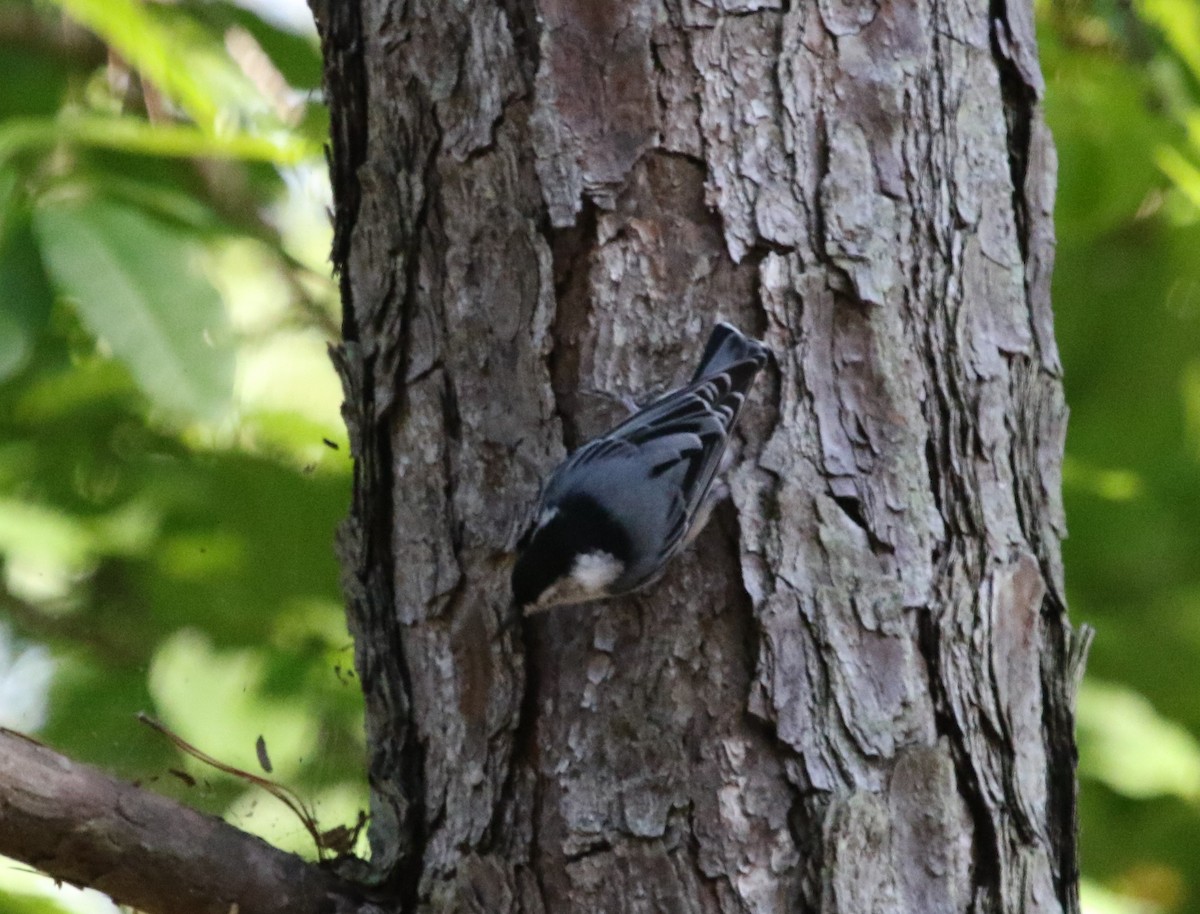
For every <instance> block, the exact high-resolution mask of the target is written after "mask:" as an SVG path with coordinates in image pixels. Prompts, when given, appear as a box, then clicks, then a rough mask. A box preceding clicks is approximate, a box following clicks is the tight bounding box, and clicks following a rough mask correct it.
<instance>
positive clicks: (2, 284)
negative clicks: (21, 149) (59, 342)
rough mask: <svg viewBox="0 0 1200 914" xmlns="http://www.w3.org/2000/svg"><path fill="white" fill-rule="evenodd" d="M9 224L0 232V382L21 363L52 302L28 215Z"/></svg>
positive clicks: (20, 367) (23, 363)
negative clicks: (0, 233)
mask: <svg viewBox="0 0 1200 914" xmlns="http://www.w3.org/2000/svg"><path fill="white" fill-rule="evenodd" d="M9 223H10V224H9V225H7V226H4V227H3V229H2V230H3V234H2V235H0V381H4V380H7V379H8V378H11V377H12V376H13V375H14V374H16V373H17V372H18V371H20V370H21V369H22V368H23V367H24V366H25V364H26V362H27V361H28V359H29V356H30V354H31V353H32V352H33V347H34V344H35V343H36V342H37V338H38V336H39V335H40V334H41V332H42V331H43V329H44V328H45V326H46V322H47V320H48V319H49V317H50V307H51V305H52V304H53V302H54V293H53V291H52V290H51V288H50V283H49V281H48V280H47V279H46V272H45V270H44V269H43V267H42V259H41V255H40V253H39V252H38V247H37V242H36V241H35V240H34V237H33V234H32V232H31V230H30V226H29V216H28V214H27V213H20V214H19V215H18V216H17V217H16V218H15V219H10V220H9Z"/></svg>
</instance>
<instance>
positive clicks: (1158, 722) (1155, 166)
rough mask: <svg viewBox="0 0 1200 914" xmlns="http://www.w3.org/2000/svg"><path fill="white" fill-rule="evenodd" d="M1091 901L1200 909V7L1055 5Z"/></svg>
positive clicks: (1118, 913)
mask: <svg viewBox="0 0 1200 914" xmlns="http://www.w3.org/2000/svg"><path fill="white" fill-rule="evenodd" d="M1038 17H1039V27H1040V34H1039V37H1040V41H1041V52H1042V64H1043V68H1044V70H1045V74H1046V81H1047V89H1046V108H1047V115H1048V118H1049V121H1050V126H1051V128H1052V129H1053V130H1054V134H1055V139H1056V141H1057V144H1058V151H1059V194H1058V206H1057V212H1056V221H1057V230H1058V259H1057V266H1056V269H1055V275H1054V303H1055V311H1056V315H1057V332H1058V340H1059V345H1060V347H1061V349H1062V354H1063V361H1064V363H1065V367H1066V385H1067V402H1068V403H1069V404H1070V406H1071V425H1070V431H1069V436H1068V441H1067V464H1066V468H1065V469H1066V472H1065V474H1064V482H1065V496H1066V502H1067V518H1068V522H1069V524H1070V529H1071V536H1070V538H1069V539H1068V541H1067V542H1066V544H1065V550H1066V552H1065V556H1066V568H1067V589H1068V596H1069V599H1070V603H1071V613H1072V617H1073V618H1074V619H1075V620H1076V621H1087V622H1090V623H1092V624H1093V625H1094V626H1095V627H1096V628H1097V630H1098V636H1097V638H1096V642H1095V646H1094V648H1093V650H1092V657H1091V662H1090V664H1089V668H1088V679H1087V681H1086V682H1085V684H1084V688H1083V692H1082V694H1081V696H1080V707H1079V738H1080V772H1081V776H1082V797H1081V819H1082V828H1083V836H1082V840H1083V844H1082V855H1083V870H1084V874H1085V876H1086V879H1087V882H1086V885H1085V891H1084V900H1085V905H1086V907H1087V908H1088V909H1089V910H1090V911H1093V912H1096V914H1100V912H1113V914H1153V912H1185V911H1186V912H1196V911H1200V855H1197V854H1196V853H1195V850H1194V849H1195V847H1196V846H1198V845H1200V741H1198V738H1200V688H1197V685H1196V678H1195V677H1196V670H1197V668H1198V667H1200V522H1198V520H1197V519H1198V518H1200V2H1197V0H1135V2H1134V3H1132V4H1130V3H1128V2H1121V0H1040V5H1039V8H1038Z"/></svg>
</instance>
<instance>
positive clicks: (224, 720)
mask: <svg viewBox="0 0 1200 914" xmlns="http://www.w3.org/2000/svg"><path fill="white" fill-rule="evenodd" d="M320 73H321V64H320V52H319V48H318V47H317V44H316V41H315V38H314V37H313V36H312V35H311V34H305V35H297V34H294V33H292V32H289V31H286V30H284V29H282V28H280V27H278V26H275V25H272V24H270V23H269V22H267V21H265V20H263V19H261V18H260V17H258V16H256V15H253V14H251V13H249V12H247V11H246V10H243V9H241V8H239V7H238V6H235V5H234V4H233V3H227V2H220V0H215V2H211V0H210V2H200V0H191V2H178V3H171V4H163V3H148V2H143V0H55V2H34V0H0V723H4V724H7V725H10V726H12V725H17V726H23V727H25V728H27V729H30V730H33V731H36V732H37V733H38V736H39V738H40V739H43V740H45V741H46V742H48V743H50V744H51V745H53V746H55V747H56V748H58V749H60V750H61V751H63V752H65V753H67V754H68V755H71V756H73V757H76V758H79V759H82V760H86V761H90V762H94V763H97V764H100V765H102V766H104V767H105V768H107V769H109V770H111V771H114V772H117V773H119V774H121V775H124V776H126V777H129V778H134V779H138V780H140V781H142V782H143V783H151V782H152V783H153V784H154V786H155V789H158V790H161V791H164V792H168V793H173V794H175V795H177V796H180V797H182V798H183V799H185V800H186V802H188V803H191V804H193V805H196V806H199V807H201V808H204V809H208V810H210V811H214V812H218V813H223V814H225V815H226V816H227V817H230V818H232V819H233V820H234V821H236V822H237V823H238V824H239V825H242V826H243V827H246V828H249V829H250V830H252V831H257V832H259V833H261V834H263V835H264V836H266V837H268V838H270V839H271V840H274V841H276V842H277V843H280V844H282V845H284V846H286V847H289V848H293V849H296V850H299V851H301V852H302V853H306V854H309V855H313V854H314V848H313V846H312V841H311V840H310V839H309V838H308V836H307V834H306V833H305V831H304V828H303V826H302V824H301V823H300V822H299V821H297V820H296V818H295V817H294V816H292V815H291V814H290V813H288V812H287V811H286V810H285V809H284V808H283V807H282V806H281V805H280V804H278V802H277V801H276V800H274V799H272V798H271V797H270V796H268V795H267V794H265V793H263V792H261V791H258V790H254V789H248V788H247V787H246V785H245V784H244V783H243V782H241V781H239V780H237V779H235V778H232V777H229V776H227V775H224V774H221V773H219V772H217V771H214V770H212V769H211V768H207V767H206V766H204V765H202V764H199V763H198V762H196V761H195V760H193V759H191V758H189V757H185V756H183V755H181V753H180V752H179V751H178V750H177V749H175V748H174V747H173V746H172V745H171V744H170V743H169V742H168V741H167V740H166V739H164V738H163V737H162V736H161V735H159V734H157V733H155V732H154V731H152V730H150V729H149V728H147V727H144V726H142V725H140V724H139V723H138V722H137V721H136V719H135V714H136V713H137V712H139V711H145V712H147V713H148V714H150V715H151V716H152V717H154V718H156V719H158V720H160V721H162V722H163V723H164V724H165V725H166V726H168V727H169V728H170V729H171V730H172V731H174V732H175V733H176V734H178V735H179V736H180V737H182V738H183V739H185V740H188V741H189V742H191V743H193V744H195V745H196V746H198V747H199V748H200V749H202V750H203V751H205V752H207V753H209V754H210V755H213V756H215V757H217V758H219V759H221V760H222V761H224V762H226V763H229V764H232V765H236V766H239V767H241V768H244V769H246V770H248V771H252V772H256V773H262V769H261V768H260V756H259V753H258V751H257V743H258V740H259V737H260V736H261V737H262V739H263V744H264V747H265V752H266V753H267V756H268V758H269V761H270V763H271V768H272V774H271V777H273V778H275V779H277V780H279V781H280V782H282V783H284V784H286V785H287V786H289V787H290V788H292V789H293V790H295V791H296V792H297V793H298V794H299V795H300V796H301V797H302V798H303V799H304V800H305V802H306V803H307V804H309V805H310V806H314V807H315V808H316V811H317V815H318V818H319V820H320V824H321V826H322V827H324V828H332V827H334V826H337V825H342V824H349V825H353V823H354V821H355V818H356V816H357V812H358V810H359V809H361V808H365V806H366V789H365V783H364V779H365V774H364V769H365V765H364V760H363V753H364V747H363V737H362V726H361V715H362V707H361V702H362V699H361V694H360V691H359V689H358V686H357V683H356V682H355V681H354V679H353V675H354V674H353V662H352V650H351V646H350V638H349V636H348V635H347V633H346V630H345V623H344V620H343V615H342V609H341V597H340V593H339V588H338V569H337V565H336V562H335V559H334V555H333V548H332V547H333V535H334V528H335V526H336V524H337V522H338V520H339V519H340V518H341V517H342V516H343V515H344V513H345V511H346V506H347V504H348V500H349V479H350V476H349V473H350V463H349V457H348V453H347V447H346V442H345V432H344V429H343V428H342V425H341V422H340V417H339V413H338V406H339V403H340V399H341V395H340V390H339V388H338V383H337V380H336V377H335V376H334V374H333V371H332V368H331V366H330V364H329V361H328V358H327V357H326V354H325V347H326V345H327V343H328V341H330V340H331V339H332V338H333V337H334V336H335V334H336V315H337V311H338V309H337V301H336V290H335V288H334V286H333V284H332V282H331V280H330V278H329V275H328V266H327V262H326V257H327V252H328V246H329V227H328V220H327V217H326V214H325V206H327V194H328V189H327V186H326V184H325V163H324V159H323V154H322V150H323V144H324V141H325V137H326V132H327V119H326V114H325V112H324V110H323V108H322V107H321V105H320V104H319V103H317V102H316V97H317V94H318V92H319V88H320V87H319V80H320ZM47 649H48V650H47ZM47 683H48V684H49V694H48V695H47V694H46V693H45V690H46V684H47ZM173 772H178V773H173ZM189 778H191V779H194V781H195V784H194V786H189V784H188V781H189ZM39 879H40V882H39ZM48 884H49V881H48V880H45V879H41V878H40V877H35V876H33V875H32V874H29V873H28V872H26V870H25V868H23V867H20V866H18V865H15V864H12V863H3V864H0V899H2V900H0V909H3V910H4V911H16V910H20V911H26V910H28V911H30V912H34V911H37V912H52V911H57V910H63V909H64V908H69V909H71V910H81V909H86V910H99V909H104V904H105V903H104V902H102V901H98V900H96V899H95V898H94V897H93V898H90V899H89V898H88V897H87V896H83V895H78V894H76V895H72V896H67V895H54V896H53V897H52V896H50V895H47V894H46V891H45V889H46V885H48ZM97 905H100V906H101V907H100V908H97V907H96V906H97ZM81 906H83V907H82V908H81Z"/></svg>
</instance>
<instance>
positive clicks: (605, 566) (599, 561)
mask: <svg viewBox="0 0 1200 914" xmlns="http://www.w3.org/2000/svg"><path fill="white" fill-rule="evenodd" d="M624 570H625V566H624V565H622V564H621V563H620V562H619V561H617V559H616V558H615V557H613V556H611V555H609V554H608V553H607V552H586V553H584V554H583V555H581V556H579V557H578V558H576V559H575V565H574V567H572V568H571V579H572V580H574V581H575V582H576V583H577V584H578V585H579V586H580V588H581V589H583V590H585V591H590V592H591V593H592V594H594V595H596V596H599V595H600V594H602V593H603V592H604V591H605V589H607V587H608V585H609V584H611V583H612V582H613V581H615V580H616V579H617V578H619V577H620V576H621V572H622V571H624Z"/></svg>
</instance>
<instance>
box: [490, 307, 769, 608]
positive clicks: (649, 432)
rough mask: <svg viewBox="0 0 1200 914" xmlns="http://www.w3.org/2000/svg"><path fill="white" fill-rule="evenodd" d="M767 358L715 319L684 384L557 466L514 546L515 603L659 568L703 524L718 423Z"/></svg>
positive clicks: (722, 432)
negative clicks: (705, 344)
mask: <svg viewBox="0 0 1200 914" xmlns="http://www.w3.org/2000/svg"><path fill="white" fill-rule="evenodd" d="M768 355H769V350H768V349H767V347H766V346H764V345H763V344H762V343H760V342H759V341H758V340H755V339H751V338H750V337H748V336H745V335H744V334H743V333H741V332H740V331H739V330H738V329H737V328H736V327H733V326H732V325H730V324H726V323H719V324H717V325H716V327H714V328H713V331H712V335H711V336H710V337H709V338H708V345H707V346H705V348H704V355H703V356H701V358H700V365H699V367H698V368H697V369H696V373H695V374H694V375H693V376H692V380H691V381H690V382H688V384H686V385H685V386H683V387H681V388H679V389H678V390H674V391H671V392H670V393H668V394H665V395H663V396H662V397H659V398H658V399H657V400H655V401H654V402H652V403H650V404H649V405H648V406H646V407H644V408H642V409H640V410H639V411H638V412H636V413H634V415H632V416H630V417H629V418H628V419H626V420H625V421H624V422H622V423H621V424H620V425H618V426H617V427H616V428H614V429H613V430H612V431H610V432H608V433H607V434H605V435H601V436H600V437H599V438H595V439H593V440H592V441H589V442H588V443H587V444H585V445H583V447H581V448H579V449H578V450H576V451H575V452H574V453H572V454H571V455H570V456H569V457H567V459H566V460H564V461H563V462H562V464H560V465H559V467H558V468H557V469H556V470H555V471H554V473H553V474H551V476H550V478H549V479H548V480H547V481H546V484H545V486H543V488H542V495H541V499H540V504H539V505H538V509H537V514H536V518H535V520H534V522H533V524H532V525H531V526H530V528H529V530H528V532H526V534H525V535H524V536H523V537H522V538H521V540H520V542H519V543H518V544H517V550H518V556H517V563H516V565H515V567H514V568H513V573H512V589H513V602H514V604H515V607H516V609H517V610H518V611H520V612H524V613H533V612H539V611H541V610H543V609H547V608H549V607H551V606H556V605H561V604H565V603H582V602H584V601H587V600H595V599H599V598H601V597H613V596H618V595H620V594H626V593H630V592H631V591H634V590H638V589H639V588H642V587H645V586H646V585H648V584H651V583H653V582H654V581H657V580H658V579H659V578H660V577H661V576H662V574H663V572H664V570H665V569H666V565H667V563H668V562H669V561H670V560H671V559H672V558H674V557H675V556H676V555H677V554H678V553H679V552H680V551H681V550H682V549H683V548H684V547H685V546H687V545H688V544H689V543H690V542H691V541H692V540H693V539H694V538H695V537H696V535H697V534H698V533H699V532H700V530H701V529H702V528H703V527H704V525H705V524H706V523H707V522H708V518H709V515H710V514H711V512H712V509H713V506H714V503H715V502H716V500H717V499H716V497H715V494H716V493H715V492H714V486H713V482H714V480H715V479H716V476H717V474H718V472H719V471H720V470H721V469H722V466H721V464H722V457H723V456H724V455H725V448H726V445H727V444H728V442H729V435H730V432H731V431H732V430H733V427H734V425H735V423H736V422H737V420H738V414H739V413H740V412H741V409H742V405H743V403H744V402H745V400H746V395H747V393H748V392H749V390H750V387H751V385H752V384H753V383H754V379H755V377H756V376H757V375H758V373H759V371H761V370H762V367H763V366H764V365H765V364H766V363H767V357H768Z"/></svg>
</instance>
